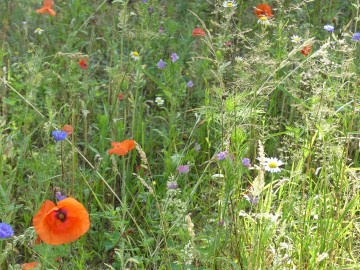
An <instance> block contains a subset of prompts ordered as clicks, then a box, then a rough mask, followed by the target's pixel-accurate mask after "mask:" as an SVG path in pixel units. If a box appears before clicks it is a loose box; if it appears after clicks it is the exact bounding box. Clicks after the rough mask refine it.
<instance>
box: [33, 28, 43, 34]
mask: <svg viewBox="0 0 360 270" xmlns="http://www.w3.org/2000/svg"><path fill="white" fill-rule="evenodd" d="M44 31H45V30H43V29H41V28H39V27H38V28H36V29H35V31H34V33H35V34H39V35H41V34H42V32H44Z"/></svg>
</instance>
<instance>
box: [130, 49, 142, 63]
mask: <svg viewBox="0 0 360 270" xmlns="http://www.w3.org/2000/svg"><path fill="white" fill-rule="evenodd" d="M130 56H131V58H132V59H134V60H135V61H137V60H139V59H140V54H139V53H138V52H137V51H134V52H131V53H130Z"/></svg>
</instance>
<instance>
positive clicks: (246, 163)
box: [242, 158, 251, 168]
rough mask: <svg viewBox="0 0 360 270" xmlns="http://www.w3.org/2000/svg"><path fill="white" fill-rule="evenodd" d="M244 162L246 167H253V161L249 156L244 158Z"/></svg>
mask: <svg viewBox="0 0 360 270" xmlns="http://www.w3.org/2000/svg"><path fill="white" fill-rule="evenodd" d="M242 164H243V165H244V166H245V167H246V168H250V167H251V163H250V159H249V158H243V160H242Z"/></svg>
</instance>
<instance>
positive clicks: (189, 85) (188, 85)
mask: <svg viewBox="0 0 360 270" xmlns="http://www.w3.org/2000/svg"><path fill="white" fill-rule="evenodd" d="M186 86H187V87H189V88H192V87H193V86H194V84H193V82H192V81H188V82H187V84H186Z"/></svg>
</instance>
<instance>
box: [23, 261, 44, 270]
mask: <svg viewBox="0 0 360 270" xmlns="http://www.w3.org/2000/svg"><path fill="white" fill-rule="evenodd" d="M39 268H41V264H40V263H38V262H29V263H24V264H22V265H21V270H30V269H39Z"/></svg>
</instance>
